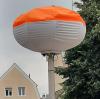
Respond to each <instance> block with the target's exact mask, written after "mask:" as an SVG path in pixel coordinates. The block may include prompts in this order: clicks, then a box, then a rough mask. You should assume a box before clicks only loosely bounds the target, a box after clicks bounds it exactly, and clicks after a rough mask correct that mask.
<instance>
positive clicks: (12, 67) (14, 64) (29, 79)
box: [0, 63, 37, 86]
mask: <svg viewBox="0 0 100 99" xmlns="http://www.w3.org/2000/svg"><path fill="white" fill-rule="evenodd" d="M14 68H16V69H17V70H18V71H19V72H21V74H22V75H23V76H24V77H25V78H26V79H27V80H28V81H29V82H31V83H32V84H33V85H35V86H37V84H36V83H35V82H34V81H33V80H32V79H31V78H29V76H28V75H27V74H26V73H25V72H24V71H23V70H22V69H21V68H20V67H19V66H18V65H17V64H16V63H13V65H12V66H11V67H10V68H9V69H8V70H7V71H6V72H5V73H4V74H3V75H2V76H1V77H0V80H1V79H4V78H5V77H6V76H7V74H8V73H9V72H11V71H12V70H13V69H14Z"/></svg>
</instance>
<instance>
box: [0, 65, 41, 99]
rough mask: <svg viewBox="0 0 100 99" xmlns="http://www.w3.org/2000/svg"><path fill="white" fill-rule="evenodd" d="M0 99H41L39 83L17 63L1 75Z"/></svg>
mask: <svg viewBox="0 0 100 99" xmlns="http://www.w3.org/2000/svg"><path fill="white" fill-rule="evenodd" d="M0 99H40V95H39V93H38V90H37V84H36V83H35V82H34V81H33V80H32V79H31V78H30V77H29V76H28V75H27V74H26V73H25V72H24V71H23V70H22V69H21V68H19V67H18V65H17V64H13V65H12V66H11V67H10V68H9V69H8V71H7V72H5V73H4V74H3V75H2V76H1V77H0Z"/></svg>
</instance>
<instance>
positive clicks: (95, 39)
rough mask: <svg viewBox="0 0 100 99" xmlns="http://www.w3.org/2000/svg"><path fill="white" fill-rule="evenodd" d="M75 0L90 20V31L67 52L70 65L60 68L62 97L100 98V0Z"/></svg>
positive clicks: (58, 70) (78, 98) (81, 11)
mask: <svg viewBox="0 0 100 99" xmlns="http://www.w3.org/2000/svg"><path fill="white" fill-rule="evenodd" d="M81 1H82V3H78V2H77V3H75V5H76V6H77V7H78V8H80V10H79V13H80V14H81V16H82V17H83V18H84V20H85V21H86V24H87V35H86V37H85V39H84V41H83V42H82V43H81V44H80V45H79V46H77V47H75V48H73V49H70V50H68V51H66V52H65V57H64V58H65V63H66V64H68V68H65V69H64V68H57V69H56V72H57V73H58V74H59V75H62V76H63V78H66V80H65V81H64V82H63V90H64V93H63V95H62V97H63V98H62V99H100V0H81Z"/></svg>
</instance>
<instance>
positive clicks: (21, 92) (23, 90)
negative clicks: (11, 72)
mask: <svg viewBox="0 0 100 99" xmlns="http://www.w3.org/2000/svg"><path fill="white" fill-rule="evenodd" d="M18 93H19V96H24V95H25V87H18Z"/></svg>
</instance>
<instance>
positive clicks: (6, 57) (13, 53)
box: [0, 0, 72, 95]
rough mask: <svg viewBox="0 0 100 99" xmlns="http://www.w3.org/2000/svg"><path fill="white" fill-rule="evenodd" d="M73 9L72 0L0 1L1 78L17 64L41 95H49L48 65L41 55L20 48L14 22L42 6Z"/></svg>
mask: <svg viewBox="0 0 100 99" xmlns="http://www.w3.org/2000/svg"><path fill="white" fill-rule="evenodd" d="M47 5H59V6H64V7H67V8H70V9H71V8H72V0H0V76H1V75H2V74H3V73H4V72H5V71H7V69H8V68H10V67H11V66H12V64H13V63H16V64H17V65H18V66H19V67H20V68H22V69H23V70H24V71H25V72H26V73H27V74H29V73H30V75H31V78H32V79H33V81H35V82H36V83H37V85H38V90H39V93H40V95H42V94H45V93H48V63H47V61H46V58H45V57H43V56H42V55H41V54H40V53H37V52H33V51H30V50H28V49H26V48H24V47H22V46H20V45H19V44H18V43H17V42H16V40H15V39H14V36H13V28H12V24H13V21H14V20H15V18H16V17H17V16H19V15H20V14H22V13H24V12H26V11H28V10H30V9H32V8H35V7H40V6H47Z"/></svg>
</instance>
